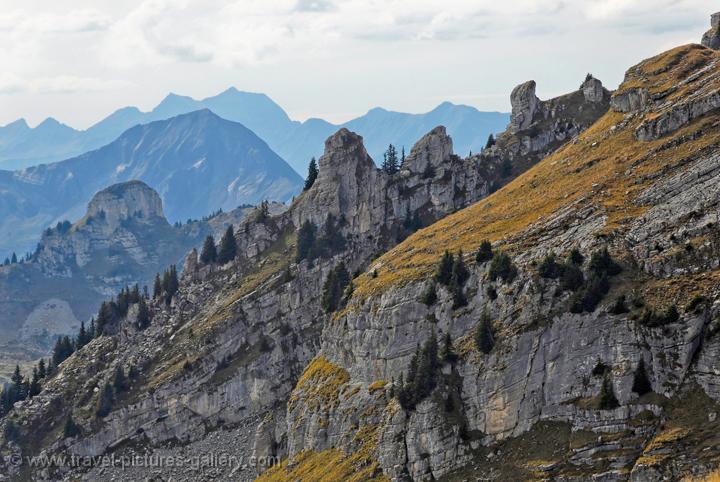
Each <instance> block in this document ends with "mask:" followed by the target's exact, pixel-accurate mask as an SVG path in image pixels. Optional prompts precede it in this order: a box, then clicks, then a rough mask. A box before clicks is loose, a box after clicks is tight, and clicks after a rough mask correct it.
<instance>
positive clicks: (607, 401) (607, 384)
mask: <svg viewBox="0 0 720 482" xmlns="http://www.w3.org/2000/svg"><path fill="white" fill-rule="evenodd" d="M619 406H620V404H619V403H618V400H617V398H615V389H614V388H613V384H612V379H611V378H610V374H609V373H606V374H605V378H603V383H602V386H601V387H600V397H599V400H598V408H599V409H600V410H612V409H613V408H617V407H619Z"/></svg>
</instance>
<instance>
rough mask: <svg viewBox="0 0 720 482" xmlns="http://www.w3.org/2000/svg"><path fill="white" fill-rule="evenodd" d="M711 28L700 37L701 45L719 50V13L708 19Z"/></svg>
mask: <svg viewBox="0 0 720 482" xmlns="http://www.w3.org/2000/svg"><path fill="white" fill-rule="evenodd" d="M710 25H711V28H710V30H708V31H707V32H705V34H704V35H703V37H702V41H701V43H702V44H703V45H704V46H705V47H708V48H711V49H713V50H720V12H718V13H714V14H712V16H711V17H710Z"/></svg>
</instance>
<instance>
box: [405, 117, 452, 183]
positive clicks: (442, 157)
mask: <svg viewBox="0 0 720 482" xmlns="http://www.w3.org/2000/svg"><path fill="white" fill-rule="evenodd" d="M452 154H453V144H452V139H451V138H450V136H448V135H447V132H446V131H445V128H444V127H442V126H440V127H436V128H435V129H433V130H431V131H430V132H428V133H427V134H425V136H424V137H423V138H422V139H420V140H419V141H418V142H417V144H415V146H414V147H413V148H412V150H411V151H410V154H409V155H408V156H407V157H406V158H405V162H404V163H403V165H402V166H400V168H401V169H402V170H407V171H408V172H407V173H404V175H406V176H407V175H411V174H416V175H418V174H419V175H424V174H426V173H428V172H429V170H430V169H438V168H440V166H441V165H442V164H443V163H445V162H447V161H449V160H450V157H451V156H452Z"/></svg>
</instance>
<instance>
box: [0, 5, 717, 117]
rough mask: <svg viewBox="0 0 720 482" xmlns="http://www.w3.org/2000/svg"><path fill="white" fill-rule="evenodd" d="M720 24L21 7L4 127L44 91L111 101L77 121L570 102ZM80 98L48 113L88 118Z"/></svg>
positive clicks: (688, 13)
mask: <svg viewBox="0 0 720 482" xmlns="http://www.w3.org/2000/svg"><path fill="white" fill-rule="evenodd" d="M6 3H10V2H9V0H8V1H7V2H6ZM0 12H3V11H2V10H0ZM710 13H711V11H710V10H709V7H708V2H707V0H511V1H504V2H498V1H497V0H272V1H268V0H102V1H98V0H67V1H64V2H61V3H60V2H54V3H53V4H52V5H50V3H48V2H45V0H25V1H24V2H13V6H12V8H11V9H10V10H7V11H5V13H0V45H2V46H3V48H2V49H0V65H2V66H3V69H2V73H0V93H4V94H5V95H3V96H2V99H1V100H2V103H0V116H2V117H3V118H2V119H0V122H2V121H3V120H5V117H10V116H13V115H16V114H19V115H17V116H21V115H22V116H27V115H28V114H26V110H27V109H30V107H29V105H30V104H29V103H32V102H35V104H34V105H33V107H32V108H34V109H35V110H37V111H40V110H47V109H48V106H47V104H48V103H47V99H46V98H45V99H39V100H37V101H33V97H32V94H38V93H41V92H52V93H63V94H68V93H77V99H78V103H81V102H82V101H83V100H82V99H83V97H82V93H83V92H104V91H112V92H113V95H112V96H103V95H96V96H86V98H88V97H92V99H93V102H91V103H90V104H92V105H87V106H86V108H84V109H81V110H82V111H83V114H82V115H84V116H86V118H87V117H90V116H94V118H95V119H97V118H99V117H101V116H102V115H104V114H106V113H107V112H108V111H109V110H111V109H112V108H115V107H120V106H121V105H123V104H127V103H130V104H141V107H143V108H151V107H152V106H153V105H154V103H156V102H157V100H158V99H160V98H162V96H163V95H164V94H165V93H167V92H168V91H170V90H175V91H178V92H180V93H183V94H192V95H195V96H203V95H212V94H214V93H216V92H217V91H218V90H222V89H223V88H226V87H227V86H229V85H232V84H234V85H237V86H238V87H239V88H241V89H248V90H256V91H262V92H267V93H269V94H271V95H272V96H273V97H275V98H277V99H278V100H279V101H280V103H281V104H282V105H283V106H288V107H289V109H291V110H292V109H294V110H295V111H296V112H303V113H306V115H310V116H311V115H312V113H313V112H317V113H321V112H325V113H326V114H328V115H329V116H331V117H332V115H330V114H331V113H332V112H333V111H335V112H337V113H339V114H337V115H340V114H341V113H343V112H359V111H362V110H365V109H366V108H368V107H372V106H375V105H384V106H387V107H391V108H395V109H401V108H404V109H406V110H421V109H428V108H431V107H432V106H429V105H423V106H422V107H417V108H414V107H413V106H415V105H416V104H415V102H418V101H422V99H429V98H432V99H433V101H434V99H440V98H451V97H453V96H455V98H457V96H458V95H461V94H458V92H463V94H462V97H463V98H465V99H468V102H470V101H471V100H472V99H480V98H482V96H483V95H484V94H487V93H488V92H493V93H496V94H497V93H501V92H509V91H510V90H511V89H512V87H513V85H514V83H515V82H519V81H523V80H527V79H528V78H530V77H535V78H536V80H538V85H539V88H540V90H541V91H542V94H543V95H546V94H548V93H551V92H552V93H557V92H564V91H565V89H566V87H567V85H575V84H576V83H577V81H578V79H577V78H578V77H579V76H582V75H584V73H585V72H586V71H588V70H590V71H592V72H593V73H596V74H598V75H599V74H604V75H605V77H604V78H603V80H605V79H608V84H609V86H610V87H613V86H614V85H611V83H612V82H615V84H616V83H617V82H616V80H617V79H619V78H621V77H622V73H623V72H624V71H625V69H626V68H627V67H628V66H629V65H631V63H632V62H636V61H639V60H641V59H642V58H645V57H647V56H649V55H652V54H653V53H656V52H658V51H659V50H660V49H661V48H664V47H665V46H671V45H677V44H678V43H679V42H680V41H682V42H687V41H697V40H698V39H699V37H700V35H701V34H702V31H703V30H705V29H706V28H707V27H708V26H709V15H710ZM388 72H396V74H391V75H388V74H387V73H388ZM61 74H64V75H61ZM613 76H614V77H613ZM568 78H572V82H570V81H568V80H567V79H568ZM112 79H131V80H132V85H130V83H128V82H120V81H117V80H112ZM453 89H455V90H453ZM348 93H352V95H348ZM8 94H13V95H8ZM14 94H21V95H14ZM121 94H122V95H124V97H121ZM116 96H117V97H116ZM496 97H497V95H495V96H494V97H493V98H496ZM11 98H12V101H11V100H10V99H11ZM74 98H75V97H73V96H71V95H63V96H58V97H57V98H55V99H53V100H54V102H55V107H56V108H57V109H58V110H66V111H68V115H69V116H79V115H80V114H77V113H76V112H75V111H78V109H74V110H73V109H72V107H73V106H72V105H71V103H70V99H74ZM58 99H59V100H58ZM63 102H66V104H63ZM100 102H104V105H103V106H101V107H100V106H98V105H96V104H98V103H100ZM293 102H295V105H294V106H293V105H292V104H293ZM401 102H404V104H401ZM506 104H507V102H506V99H504V100H501V101H493V103H492V104H491V105H479V104H476V105H477V106H478V107H483V108H493V109H506V108H507V105H506ZM68 105H71V107H70V108H68V107H67V106H68ZM11 108H12V112H11ZM93 109H95V110H93ZM101 109H102V110H101ZM55 115H60V114H58V113H57V112H56V113H55ZM38 116H39V115H38ZM42 117H44V116H42Z"/></svg>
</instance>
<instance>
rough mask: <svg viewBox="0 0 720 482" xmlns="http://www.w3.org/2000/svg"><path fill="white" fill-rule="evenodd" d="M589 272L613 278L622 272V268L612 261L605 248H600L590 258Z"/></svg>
mask: <svg viewBox="0 0 720 482" xmlns="http://www.w3.org/2000/svg"><path fill="white" fill-rule="evenodd" d="M590 271H592V272H593V273H594V274H596V275H597V276H603V275H606V276H615V275H616V274H619V273H620V272H621V271H622V267H620V265H619V264H617V263H616V262H615V260H614V259H612V257H611V256H610V253H609V252H608V250H607V248H602V249H600V250H598V251H595V252H594V253H593V254H592V256H591V257H590Z"/></svg>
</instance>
